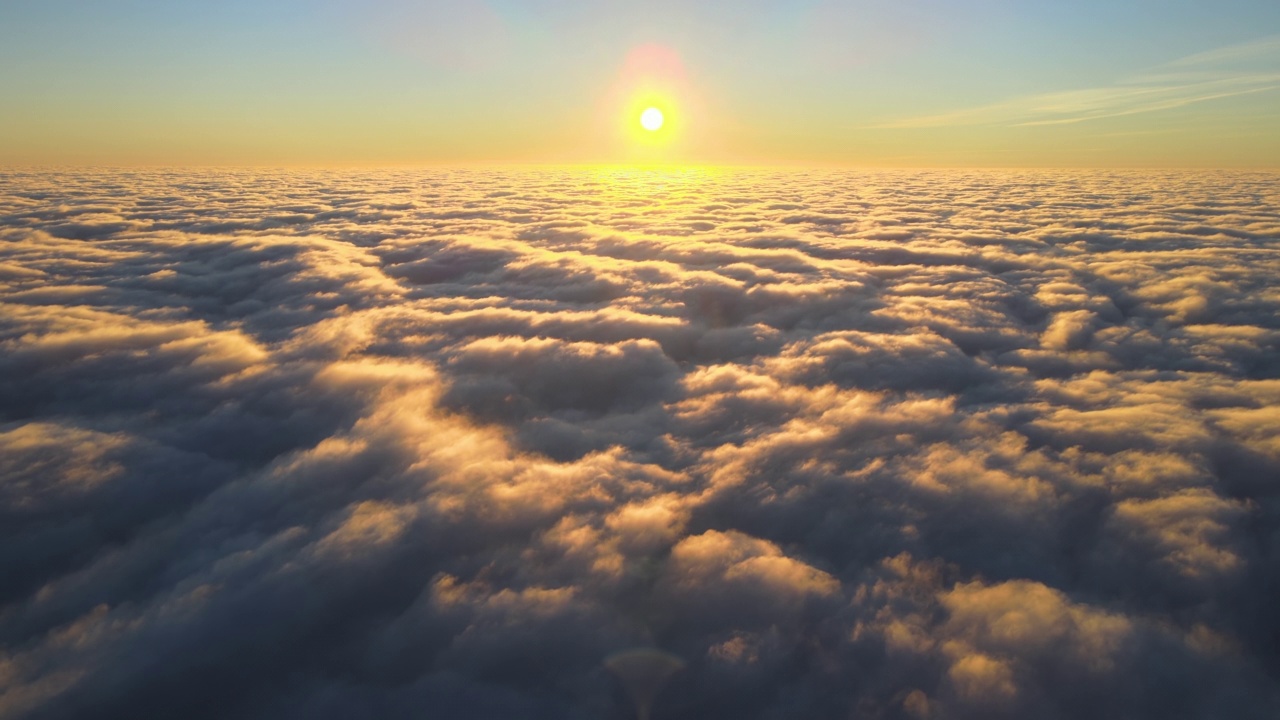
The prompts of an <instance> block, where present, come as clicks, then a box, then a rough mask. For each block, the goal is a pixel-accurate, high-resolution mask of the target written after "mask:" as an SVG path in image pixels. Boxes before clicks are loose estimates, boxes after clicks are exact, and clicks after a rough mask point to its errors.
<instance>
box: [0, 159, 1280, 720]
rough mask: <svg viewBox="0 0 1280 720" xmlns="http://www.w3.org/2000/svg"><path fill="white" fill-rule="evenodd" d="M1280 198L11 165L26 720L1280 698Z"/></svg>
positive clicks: (1065, 711)
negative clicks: (625, 657)
mask: <svg viewBox="0 0 1280 720" xmlns="http://www.w3.org/2000/svg"><path fill="white" fill-rule="evenodd" d="M1277 240H1280V185H1278V184H1277V182H1276V177H1275V175H1274V174H1265V173H1258V174H1249V173H1151V172H1134V173H1121V172H1115V173H1102V172H1071V173H1066V172H1064V173H1052V172H1026V173H1017V172H962V171H950V172H810V173H801V172H763V171H760V172H755V171H725V172H716V171H688V172H670V173H659V172H639V171H636V172H624V171H605V170H599V171H587V170H563V171H561V170H536V171H535V170H527V171H509V172H508V171H497V170H485V171H480V170H475V171H462V170H457V171H446V170H440V171H404V172H396V171H386V172H368V173H362V172H355V171H343V172H319V171H316V172H304V171H297V172H279V173H276V172H262V171H244V172H239V171H216V172H203V173H201V172H194V171H191V172H177V171H174V172H164V171H120V172H94V173H74V172H65V173H53V172H39V173H24V172H17V171H6V172H4V173H2V174H0V578H2V580H0V718H40V719H44V718H49V719H60V718H73V717H74V718H140V717H182V718H193V719H194V718H246V719H253V718H263V719H266V718H273V719H274V718H363V717H368V718H374V717H377V718H401V717H404V718H408V717H441V718H446V717H467V718H499V717H501V718H525V717H527V718H584V719H585V718H614V719H619V718H628V717H632V716H633V715H632V713H633V710H632V709H631V706H630V704H629V701H628V699H627V696H626V694H625V691H624V689H623V687H622V684H621V683H620V682H619V681H618V680H617V679H616V678H615V677H614V676H613V675H611V674H610V671H609V670H608V669H607V668H606V667H605V664H604V661H605V659H606V658H608V657H610V656H611V655H613V654H614V653H617V652H620V651H624V650H627V649H631V648H638V647H655V648H660V649H662V650H663V651H665V652H668V653H671V654H672V655H674V656H676V657H678V658H680V659H681V660H682V661H683V663H684V667H683V669H682V670H680V671H679V672H677V673H676V674H675V675H673V676H672V678H671V680H670V682H669V684H668V685H667V686H666V687H665V688H664V689H663V690H662V692H661V693H660V694H659V696H658V698H657V700H656V704H655V705H654V708H653V718H655V720H662V719H666V718H669V719H673V720H674V719H676V718H720V717H724V718H863V717H865V718H904V719H905V718H914V719H917V720H920V719H924V718H1005V717H1007V718H1026V717H1034V718H1076V717H1098V718H1175V717H1176V718H1227V717H1230V718H1259V719H1261V718H1273V717H1276V716H1277V714H1278V713H1280V690H1278V689H1277V688H1278V687H1280V611H1278V610H1277V608H1278V607H1280V283H1277V281H1276V278H1277V277H1280V250H1277V246H1276V243H1277Z"/></svg>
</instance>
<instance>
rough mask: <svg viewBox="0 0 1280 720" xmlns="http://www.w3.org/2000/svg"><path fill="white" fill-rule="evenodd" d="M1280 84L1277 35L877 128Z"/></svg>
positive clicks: (1162, 106) (1132, 109)
mask: <svg viewBox="0 0 1280 720" xmlns="http://www.w3.org/2000/svg"><path fill="white" fill-rule="evenodd" d="M1277 88H1280V38H1265V39H1263V40H1259V41H1256V42H1252V43H1247V44H1243V45H1237V46H1231V47H1226V48H1221V49H1219V50H1214V51H1210V52H1205V53H1200V54H1197V55H1191V56H1188V57H1185V58H1181V59H1179V60H1176V61H1174V62H1171V63H1168V64H1166V65H1164V66H1162V67H1160V68H1156V69H1154V70H1152V71H1150V72H1146V73H1142V74H1140V75H1136V76H1134V77H1131V78H1128V79H1126V80H1124V81H1121V82H1119V83H1117V84H1115V85H1112V86H1109V87H1098V88H1086V89H1080V90H1066V91H1061V92H1053V93H1037V94H1034V95H1026V96H1022V97H1018V98H1014V99H1011V100H1006V101H1003V102H999V103H993V104H990V105H983V106H980V107H974V108H966V109H962V110H955V111H952V112H945V113H939V114H935V115H925V116H921V117H914V118H905V119H901V120H893V121H890V122H886V123H882V124H878V125H875V126H873V127H875V128H882V129H891V128H901V129H908V128H931V127H952V126H965V125H1005V126H1023V127H1027V126H1038V125H1069V124H1075V123H1081V122H1087V121H1090V120H1100V119H1103V118H1111V117H1122V116H1126V115H1137V114H1142V113H1152V112H1160V111H1163V110H1172V109H1175V108H1180V107H1185V106H1188V105H1194V104H1197V103H1203V102H1209V101H1212V100H1221V99H1225V98H1230V97H1238V96H1241V95H1251V94H1255V93H1263V92H1269V91H1272V90H1275V89H1277Z"/></svg>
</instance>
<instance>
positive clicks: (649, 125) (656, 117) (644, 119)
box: [640, 107, 666, 132]
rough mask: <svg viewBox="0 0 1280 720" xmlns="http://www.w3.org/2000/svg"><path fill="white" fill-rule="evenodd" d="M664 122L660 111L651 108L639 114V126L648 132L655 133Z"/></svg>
mask: <svg viewBox="0 0 1280 720" xmlns="http://www.w3.org/2000/svg"><path fill="white" fill-rule="evenodd" d="M665 120H666V118H664V117H663V116H662V111H661V110H659V109H658V108H656V107H651V108H649V109H647V110H645V111H644V112H643V113H640V126H641V127H643V128H644V129H645V130H648V131H649V132H657V131H658V130H659V129H660V128H661V127H662V123H663V122H664V121H665Z"/></svg>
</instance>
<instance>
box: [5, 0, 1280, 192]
mask: <svg viewBox="0 0 1280 720" xmlns="http://www.w3.org/2000/svg"><path fill="white" fill-rule="evenodd" d="M1278 87H1280V3H1277V2H1275V1H1274V0H1215V1H1214V2H1205V1H1203V0H1174V1H1171V0H1123V1H1121V2H1115V1H1113V0H1037V1H1036V2H1014V0H966V2H953V1H952V0H733V1H729V0H701V1H699V2H689V1H687V0H648V1H646V2H623V1H622V0H487V1H486V0H362V1H360V2H357V1H356V0H273V1H272V2H261V1H260V0H221V1H219V2H216V3H207V2H192V1H190V0H177V1H175V0H106V1H104V0H6V2H4V3H0V97H3V98H4V105H5V111H4V112H2V113H0V138H4V140H5V141H4V142H0V163H8V164H19V165H23V164H49V163H54V164H62V165H67V164H70V165H83V164H92V165H104V164H106V165H120V164H126V165H155V164H160V165H174V164H178V165H182V164H191V163H197V164H204V165H208V164H215V165H246V164H247V165H259V166H260V165H291V164H299V163H301V164H311V165H335V164H336V165H386V164H393V165H406V164H410V165H411V164H421V163H440V162H448V163H453V164H457V163H463V164H470V163H476V162H483V163H499V164H505V163H573V164H577V163H600V162H609V163H627V164H631V163H635V162H638V161H639V162H647V163H652V162H660V163H670V162H677V163H690V162H693V163H701V164H724V163H730V164H737V165H742V164H746V165H754V164H766V165H774V164H789V165H800V166H812V165H815V164H816V165H832V164H835V165H847V164H850V163H852V164H860V165H879V166H902V165H907V166H917V167H919V166H924V167H939V166H946V167H950V166H970V167H972V166H982V167H1009V166H1018V167H1023V166H1041V167H1043V166H1055V167H1063V166H1068V167H1080V166H1086V167H1097V166H1108V167H1116V166H1120V167H1126V166H1138V167H1151V166H1156V167H1206V166H1207V167H1269V168H1276V167H1280V133H1277V132H1276V130H1275V128H1276V127H1278V126H1280V90H1277V88H1278ZM645 92H656V93H658V94H659V95H660V96H661V97H662V98H663V102H664V105H665V106H666V107H664V109H665V110H669V111H674V113H675V115H676V117H673V118H672V119H673V120H677V121H679V127H678V128H677V127H673V130H675V131H676V132H673V133H672V135H673V137H671V138H669V142H665V143H664V147H663V148H662V151H661V152H657V153H655V152H652V148H648V149H647V151H646V148H643V147H637V144H636V143H635V142H634V138H633V137H630V136H628V135H627V134H625V133H623V134H621V135H620V134H619V132H618V131H619V129H620V128H622V127H624V126H625V125H626V124H627V123H626V118H625V117H624V116H625V115H626V113H627V111H628V101H629V99H630V98H632V97H634V96H636V95H637V94H638V93H640V94H643V93H645Z"/></svg>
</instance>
